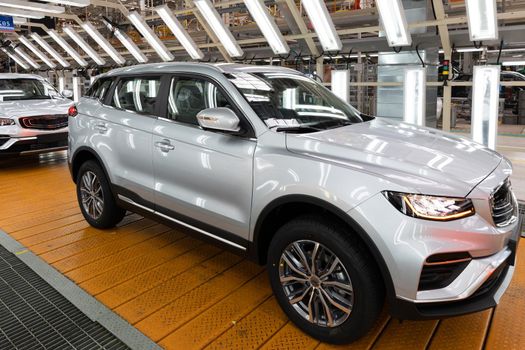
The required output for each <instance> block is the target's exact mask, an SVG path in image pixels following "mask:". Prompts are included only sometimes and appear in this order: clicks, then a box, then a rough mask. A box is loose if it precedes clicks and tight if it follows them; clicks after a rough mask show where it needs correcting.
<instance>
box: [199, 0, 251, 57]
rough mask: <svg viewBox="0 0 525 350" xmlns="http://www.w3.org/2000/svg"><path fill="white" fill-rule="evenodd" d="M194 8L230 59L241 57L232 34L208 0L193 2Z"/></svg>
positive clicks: (239, 48) (239, 49)
mask: <svg viewBox="0 0 525 350" xmlns="http://www.w3.org/2000/svg"><path fill="white" fill-rule="evenodd" d="M194 3H195V6H197V8H198V9H199V12H200V13H201V14H202V16H203V17H204V19H205V20H206V22H208V24H209V25H210V27H211V29H212V30H213V31H214V32H215V34H216V35H217V37H218V38H219V40H220V42H221V44H222V46H223V47H224V49H225V50H226V51H227V52H228V55H230V56H231V57H241V56H242V55H244V52H243V51H242V49H241V47H240V46H239V44H238V43H237V41H236V40H235V38H234V37H233V35H232V33H231V32H230V30H229V29H228V27H226V25H225V24H224V22H223V21H222V19H221V17H220V16H219V13H218V12H217V10H216V9H215V7H214V6H213V5H212V3H211V2H210V1H209V0H194Z"/></svg>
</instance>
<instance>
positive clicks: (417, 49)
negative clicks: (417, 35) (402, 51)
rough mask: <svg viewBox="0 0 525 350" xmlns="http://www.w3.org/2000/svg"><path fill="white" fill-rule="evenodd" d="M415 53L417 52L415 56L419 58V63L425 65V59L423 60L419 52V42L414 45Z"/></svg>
mask: <svg viewBox="0 0 525 350" xmlns="http://www.w3.org/2000/svg"><path fill="white" fill-rule="evenodd" d="M416 53H417V57H419V60H420V61H421V65H422V66H423V68H425V67H426V65H425V61H423V58H422V57H421V55H420V54H419V44H417V45H416Z"/></svg>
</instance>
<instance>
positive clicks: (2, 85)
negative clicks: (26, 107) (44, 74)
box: [0, 79, 61, 101]
mask: <svg viewBox="0 0 525 350" xmlns="http://www.w3.org/2000/svg"><path fill="white" fill-rule="evenodd" d="M52 98H61V95H60V94H59V93H58V92H57V91H56V90H55V88H54V87H53V86H52V85H51V84H49V83H48V82H47V81H44V80H39V79H0V101H16V100H48V99H52Z"/></svg>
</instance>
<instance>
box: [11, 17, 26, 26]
mask: <svg viewBox="0 0 525 350" xmlns="http://www.w3.org/2000/svg"><path fill="white" fill-rule="evenodd" d="M13 23H14V24H26V23H27V18H24V17H13Z"/></svg>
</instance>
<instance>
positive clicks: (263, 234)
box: [252, 195, 395, 300]
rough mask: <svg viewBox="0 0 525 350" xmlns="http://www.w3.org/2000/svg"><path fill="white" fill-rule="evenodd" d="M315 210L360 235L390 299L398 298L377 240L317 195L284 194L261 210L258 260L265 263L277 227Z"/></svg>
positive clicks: (256, 243) (255, 241)
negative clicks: (376, 242)
mask: <svg viewBox="0 0 525 350" xmlns="http://www.w3.org/2000/svg"><path fill="white" fill-rule="evenodd" d="M314 212H315V213H317V214H319V213H323V215H328V216H331V217H333V218H335V219H336V220H338V221H339V222H340V223H342V224H343V225H344V226H345V227H347V228H349V229H350V231H351V232H353V233H355V234H356V235H357V236H358V238H359V239H360V240H361V241H362V243H363V244H364V245H365V247H366V248H367V249H368V252H369V253H370V255H371V256H372V258H373V259H374V261H375V263H376V264H377V267H378V269H379V271H380V273H381V277H382V280H383V283H384V286H385V290H386V293H387V298H388V300H393V298H395V289H394V283H393V281H392V277H391V275H390V271H389V270H388V266H387V264H386V262H385V260H384V259H383V256H382V255H381V253H380V252H379V249H378V248H377V246H376V244H375V243H374V242H373V241H372V239H371V238H370V236H369V235H368V234H367V233H366V231H365V230H364V229H363V228H362V227H361V226H360V225H359V224H358V223H357V222H356V221H355V220H354V219H352V217H350V216H349V215H348V214H347V213H346V212H344V211H343V210H341V209H339V208H338V207H336V206H335V205H333V204H331V203H328V202H326V201H324V200H322V199H318V198H316V197H312V196H308V195H287V196H283V197H280V198H278V199H275V200H273V201H272V202H270V203H269V204H268V205H267V206H266V207H265V208H264V209H263V210H262V211H261V214H260V215H259V216H258V218H257V221H256V224H255V228H254V233H253V240H252V242H253V245H254V246H253V254H254V255H255V256H254V258H255V260H256V261H257V262H258V263H259V264H265V263H266V258H267V251H268V247H269V245H270V242H271V240H272V238H273V237H274V235H275V232H276V231H277V229H278V227H280V226H282V225H283V224H284V223H286V222H288V221H289V220H291V219H293V217H295V216H297V215H300V214H302V215H304V214H308V213H314Z"/></svg>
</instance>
